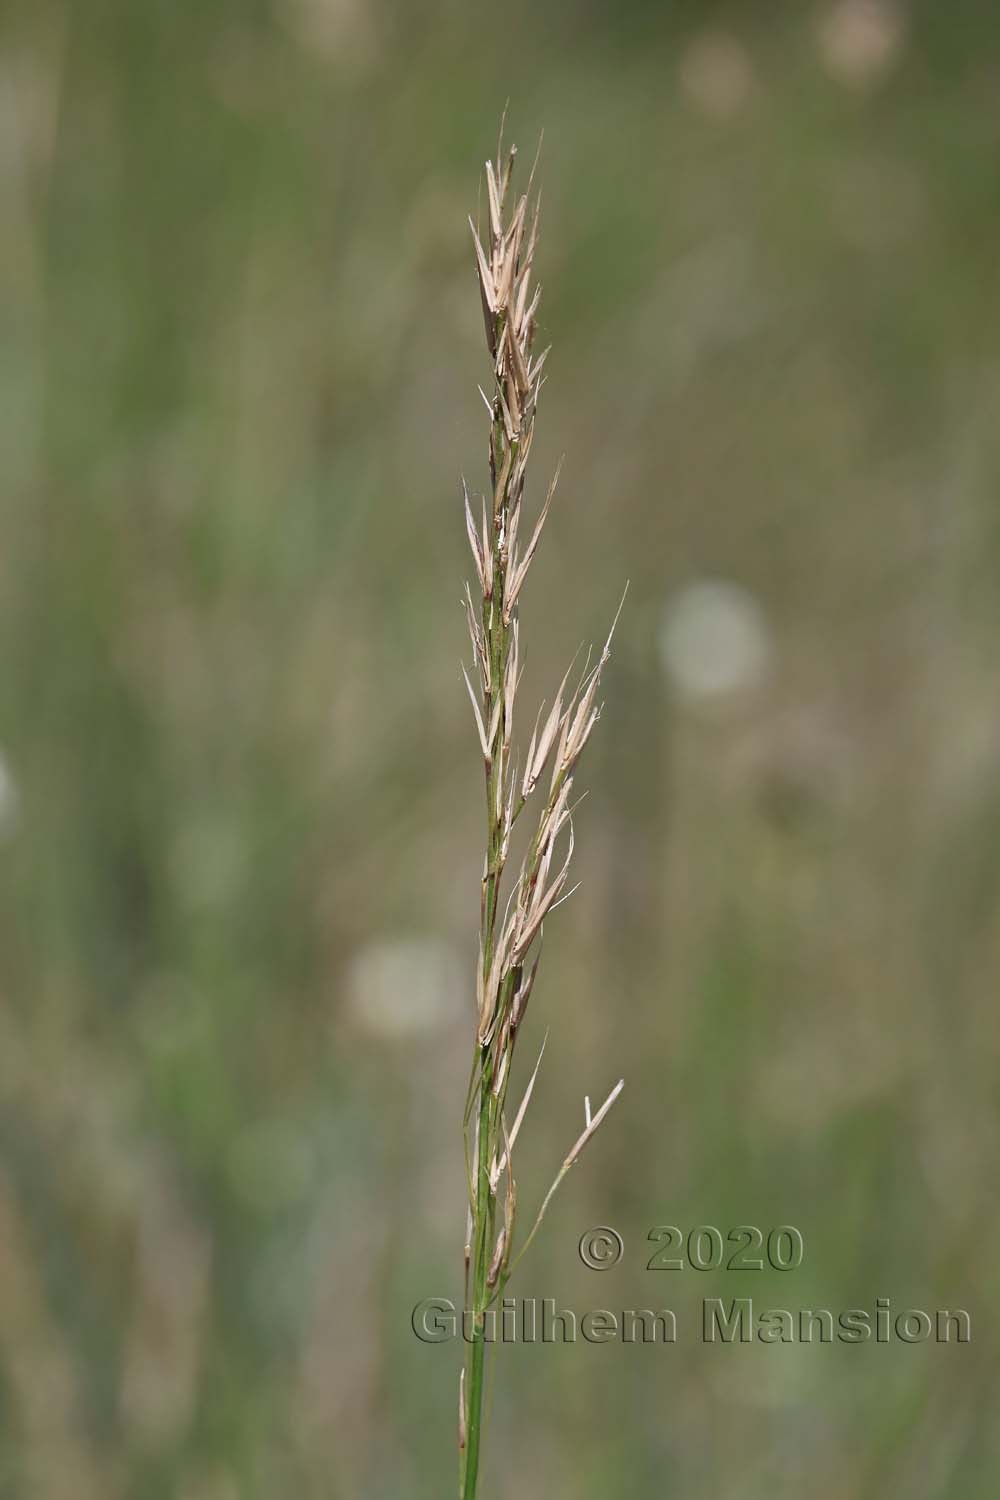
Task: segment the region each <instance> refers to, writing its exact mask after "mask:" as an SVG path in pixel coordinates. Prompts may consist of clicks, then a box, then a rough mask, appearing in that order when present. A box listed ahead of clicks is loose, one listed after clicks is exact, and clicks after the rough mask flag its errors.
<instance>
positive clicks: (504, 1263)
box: [458, 145, 622, 1500]
mask: <svg viewBox="0 0 1000 1500" xmlns="http://www.w3.org/2000/svg"><path fill="white" fill-rule="evenodd" d="M515 157H516V152H515V150H514V149H513V148H512V149H511V150H510V151H509V152H508V153H507V154H506V155H505V154H504V152H503V150H502V145H501V146H498V148H497V157H496V161H495V162H494V161H488V162H487V163H486V192H487V224H486V226H485V229H484V231H483V233H482V235H480V233H479V232H478V231H477V229H476V226H475V225H474V224H473V223H472V221H471V219H470V221H469V222H470V225H471V227H472V238H473V245H474V249H475V258H476V268H477V273H478V278H479V291H480V296H481V299H482V306H483V319H484V323H485V329H486V346H487V349H488V351H489V355H490V359H491V361H492V367H493V373H492V381H491V388H490V389H488V390H486V391H482V395H483V400H484V402H485V404H486V408H487V411H488V412H489V468H490V489H489V492H488V493H487V494H485V495H483V496H480V497H477V498H476V501H475V504H474V502H473V500H472V499H471V498H470V495H469V492H468V490H467V489H465V495H464V499H465V524H466V529H467V532H468V537H469V545H470V547H471V549H472V557H473V562H474V564H475V573H476V590H475V594H474V593H473V590H472V588H470V587H469V586H468V585H467V586H466V593H465V606H466V613H467V616H468V625H469V635H470V637H471V639H472V649H473V656H474V668H473V676H474V678H475V681H473V680H471V679H470V677H469V675H468V673H466V676H465V681H466V686H467V688H468V691H469V697H470V698H471V700H472V707H473V712H474V714H475V721H476V729H477V732H478V736H479V744H480V748H481V750H482V755H483V765H484V771H485V781H486V857H485V861H484V865H483V879H482V899H481V910H480V935H479V962H478V966H477V1013H478V1024H477V1028H476V1038H475V1046H474V1055H473V1064H472V1074H471V1077H470V1080H469V1091H468V1097H467V1101H466V1112H465V1143H466V1168H467V1176H468V1192H469V1212H468V1220H467V1232H466V1242H465V1301H466V1307H467V1309H468V1310H469V1311H470V1312H471V1314H472V1316H471V1320H470V1321H471V1338H470V1342H469V1346H468V1353H467V1356H466V1364H465V1368H464V1369H463V1371H462V1376H461V1381H460V1384H459V1421H458V1431H459V1454H460V1481H459V1494H460V1496H461V1497H462V1500H472V1497H474V1496H475V1495H476V1492H477V1483H478V1478H479V1467H480V1445H481V1441H482V1426H483V1373H484V1359H485V1347H486V1346H485V1338H484V1333H485V1317H486V1313H487V1311H488V1310H489V1308H490V1305H491V1304H492V1303H493V1302H494V1301H496V1300H497V1299H499V1298H500V1297H501V1296H502V1295H503V1291H504V1288H505V1286H506V1284H507V1281H508V1279H509V1277H510V1275H511V1272H512V1270H513V1267H514V1264H515V1263H516V1260H517V1259H519V1258H520V1255H522V1254H523V1253H524V1251H525V1250H526V1249H527V1248H528V1245H529V1244H530V1243H531V1241H532V1239H533V1238H534V1235H535V1232H536V1230H537V1229H538V1226H539V1224H540V1223H541V1221H542V1218H543V1216H544V1214H545V1210H546V1209H547V1208H548V1205H549V1203H550V1201H551V1199H552V1196H553V1194H554V1192H555V1191H556V1189H557V1188H558V1186H559V1184H560V1183H561V1182H562V1180H563V1178H564V1177H565V1175H566V1173H567V1172H568V1171H569V1169H570V1168H571V1167H572V1166H573V1164H574V1162H575V1161H576V1160H577V1158H578V1157H579V1155H580V1153H581V1152H582V1150H583V1148H584V1146H585V1145H586V1144H587V1142H588V1141H589V1140H590V1139H591V1137H592V1136H593V1134H594V1132H595V1131H596V1130H597V1128H598V1126H599V1125H600V1124H601V1121H602V1120H603V1119H604V1117H605V1116H606V1115H607V1113H608V1110H609V1109H610V1108H611V1106H612V1104H613V1103H614V1101H615V1099H617V1097H618V1095H619V1093H620V1092H621V1089H622V1084H621V1082H619V1083H618V1084H617V1085H616V1087H615V1088H614V1089H613V1090H612V1091H611V1093H610V1094H609V1096H608V1098H607V1099H606V1101H605V1102H604V1104H603V1105H602V1106H601V1108H600V1109H599V1110H597V1111H596V1113H595V1114H594V1115H593V1116H591V1113H590V1108H589V1103H588V1106H587V1109H586V1113H585V1128H584V1130H583V1133H582V1134H581V1135H580V1137H579V1138H578V1140H577V1141H576V1143H575V1145H574V1146H573V1147H572V1149H571V1150H570V1152H569V1154H568V1155H567V1156H566V1158H565V1160H564V1162H563V1164H562V1166H561V1168H560V1169H559V1172H558V1173H557V1175H556V1178H555V1181H554V1182H553V1184H552V1187H551V1188H550V1189H549V1192H548V1193H547V1194H546V1196H545V1198H544V1199H543V1200H542V1204H541V1207H540V1209H539V1210H538V1212H537V1214H536V1216H535V1220H534V1223H533V1225H532V1227H531V1228H530V1230H529V1232H528V1234H527V1236H526V1237H525V1239H524V1241H523V1243H522V1244H521V1246H520V1248H517V1246H516V1242H515V1227H516V1212H517V1191H516V1187H515V1180H514V1163H513V1155H514V1145H515V1143H516V1141H517V1139H518V1134H519V1132H520V1129H521V1125H522V1122H523V1120H524V1115H525V1111H526V1109H527V1105H528V1101H529V1099H530V1097H531V1092H532V1089H533V1088H534V1085H535V1078H536V1076H537V1074H538V1066H539V1064H540V1062H541V1054H539V1058H538V1062H537V1063H536V1064H535V1068H534V1072H533V1073H532V1074H531V1078H530V1081H529V1083H528V1086H527V1088H526V1090H525V1092H524V1095H523V1097H522V1099H521V1102H520V1104H519V1106H518V1108H517V1109H516V1110H515V1111H514V1114H513V1117H512V1119H510V1120H508V1111H507V1088H508V1084H509V1081H510V1072H511V1060H512V1058H513V1055H514V1049H515V1046H516V1043H517V1037H518V1033H519V1030H520V1027H521V1025H522V1022H523V1020H524V1014H525V1010H526V1008H527V1005H528V1001H529V998H530V996H531V992H532V987H533V985H534V982H535V975H536V972H537V969H538V959H539V954H540V948H541V936H542V926H543V923H544V921H545V918H546V916H547V915H548V913H549V912H550V911H552V909H553V908H554V907H555V906H556V905H557V904H558V903H559V901H560V900H562V899H565V897H566V896H567V895H568V894H571V892H570V891H568V890H567V886H568V880H569V870H570V861H571V858H572V854H573V809H574V801H573V779H574V774H575V772H576V767H577V763H578V761H579V759H580V756H581V754H582V752H583V749H584V746H585V745H586V743H587V740H588V739H589V737H590V734H591V731H592V730H593V728H594V725H595V724H596V722H597V720H598V718H599V717H600V713H601V703H600V702H599V699H598V694H599V690H600V682H601V673H602V671H603V669H604V666H605V664H606V662H607V660H608V656H609V651H610V645H611V637H610V636H609V637H608V640H607V643H606V644H605V646H604V649H603V650H602V652H601V654H600V657H599V658H598V660H597V661H596V663H594V664H591V662H590V660H589V659H588V662H587V664H586V665H585V666H584V668H583V670H582V671H581V673H580V674H579V678H578V680H577V682H576V685H575V687H573V688H569V687H568V683H569V680H570V672H567V673H566V676H565V677H564V678H563V680H562V682H561V684H560V686H559V689H558V691H557V693H556V695H555V699H554V701H553V702H552V704H551V706H550V707H548V708H546V706H545V705H544V704H543V705H542V707H541V708H540V709H539V711H538V714H537V717H536V719H535V725H534V729H533V731H532V733H531V737H530V740H529V743H528V749H527V753H526V754H525V756H524V760H523V763H521V764H518V762H517V760H516V759H515V758H514V757H513V755H512V750H511V745H512V737H513V724H514V708H515V703H516V699H517V691H518V684H519V639H518V598H519V596H520V593H521V589H522V587H523V584H524V581H525V578H526V576H527V573H528V569H529V567H530V565H531V561H532V558H533V557H534V555H535V550H536V548H537V546H538V542H539V538H540V536H541V534H542V528H543V526H544V524H545V518H546V516H547V514H548V510H549V506H550V504H551V501H552V497H553V494H554V493H555V488H556V482H557V480H558V477H559V476H558V471H557V473H556V476H555V478H553V480H552V483H551V484H550V486H549V489H548V493H547V495H546V497H545V500H544V502H543V503H542V505H541V506H540V507H539V509H538V512H537V516H536V518H535V520H534V522H533V523H532V522H529V521H526V520H525V519H524V517H523V514H522V503H523V500H524V492H525V477H526V473H527V466H528V458H529V455H530V452H531V440H532V434H533V432H534V427H535V415H536V412H537V410H538V398H539V394H540V392H541V389H542V385H543V384H544V378H543V375H542V370H543V367H544V365H545V359H546V354H547V353H548V351H547V350H545V351H543V352H541V353H536V352H535V347H534V346H535V331H536V321H535V320H536V314H537V311H538V303H539V296H540V288H538V287H537V286H535V285H534V284H533V281H532V264H533V260H534V255H535V248H536V245H537V240H538V201H537V198H536V199H534V200H532V183H531V181H530V180H529V182H528V190H527V192H526V193H524V194H523V195H521V196H515V195H514V194H513V191H512V178H513V175H514V164H515ZM533 175H534V174H533V173H532V176H533ZM463 488H464V486H463ZM613 628H614V627H612V631H613ZM529 805H530V806H531V807H532V816H533V822H534V828H533V832H532V834H531V836H530V838H529V839H528V841H527V853H526V854H525V856H524V858H523V860H522V861H521V863H520V867H519V868H518V869H517V872H516V875H515V876H514V878H513V881H512V882H508V885H509V889H508V890H507V893H506V895H505V894H504V891H505V883H504V873H505V868H506V864H507V859H508V855H509V852H510V842H511V833H512V830H513V827H514V824H515V823H516V821H517V819H518V818H519V817H520V816H521V814H522V813H523V812H524V811H525V809H526V808H527V807H529ZM542 1051H543V1052H544V1043H543V1044H542Z"/></svg>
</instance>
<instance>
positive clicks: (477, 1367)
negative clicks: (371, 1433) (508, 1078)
mask: <svg viewBox="0 0 1000 1500" xmlns="http://www.w3.org/2000/svg"><path fill="white" fill-rule="evenodd" d="M479 1097H480V1104H479V1152H478V1163H477V1176H476V1209H475V1215H474V1226H475V1244H474V1251H473V1288H472V1314H473V1319H472V1343H471V1346H470V1350H469V1364H468V1374H469V1379H468V1386H467V1389H466V1443H465V1459H464V1463H463V1468H462V1487H461V1490H460V1492H459V1493H460V1495H461V1497H462V1500H475V1494H476V1486H477V1484H478V1481H479V1449H480V1444H481V1440H482V1429H483V1373H484V1367H485V1357H486V1338H485V1333H486V1319H485V1314H486V1306H487V1303H488V1302H489V1301H490V1293H489V1287H488V1286H487V1278H488V1275H489V1266H490V1258H491V1253H492V1248H493V1228H494V1219H495V1213H494V1203H493V1198H492V1195H491V1193H490V1143H491V1140H492V1136H493V1129H492V1125H493V1121H492V1118H491V1115H492V1101H491V1094H490V1080H489V1077H488V1076H484V1077H483V1079H482V1082H481V1084H480V1096H479Z"/></svg>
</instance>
